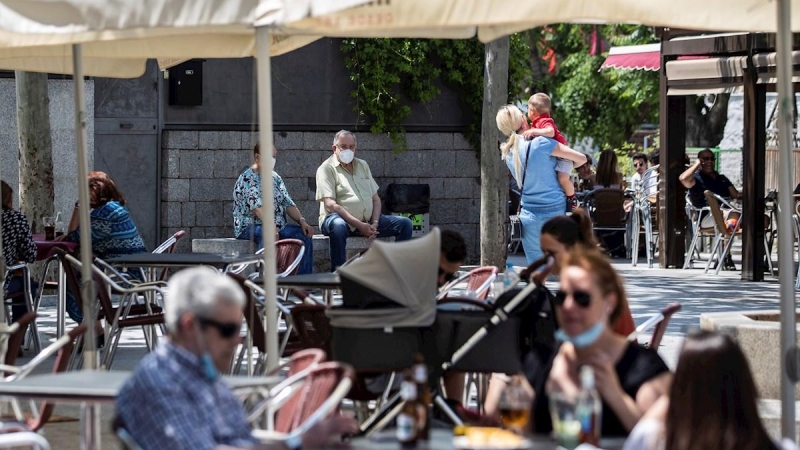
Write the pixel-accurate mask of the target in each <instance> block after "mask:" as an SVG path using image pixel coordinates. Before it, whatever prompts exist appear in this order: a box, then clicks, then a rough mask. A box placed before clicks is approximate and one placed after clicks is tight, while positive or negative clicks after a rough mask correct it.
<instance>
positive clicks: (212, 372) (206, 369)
mask: <svg viewBox="0 0 800 450" xmlns="http://www.w3.org/2000/svg"><path fill="white" fill-rule="evenodd" d="M200 364H201V365H202V366H203V375H205V377H206V379H207V380H208V381H217V379H218V378H219V371H218V370H217V366H216V365H214V361H213V360H212V359H211V355H209V354H208V352H205V353H203V356H201V357H200Z"/></svg>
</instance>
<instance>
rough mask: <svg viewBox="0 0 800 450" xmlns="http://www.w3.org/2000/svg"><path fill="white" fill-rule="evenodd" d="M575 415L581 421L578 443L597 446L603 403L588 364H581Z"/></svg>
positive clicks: (598, 443)
mask: <svg viewBox="0 0 800 450" xmlns="http://www.w3.org/2000/svg"><path fill="white" fill-rule="evenodd" d="M575 415H576V416H577V417H578V420H579V421H580V423H581V433H580V443H581V444H583V443H586V444H591V445H594V446H595V447H598V446H599V445H600V426H601V424H602V417H603V416H602V415H603V403H602V401H601V400H600V394H599V393H598V392H597V389H595V384H594V370H592V368H591V367H589V366H581V392H580V394H578V401H577V402H576V404H575Z"/></svg>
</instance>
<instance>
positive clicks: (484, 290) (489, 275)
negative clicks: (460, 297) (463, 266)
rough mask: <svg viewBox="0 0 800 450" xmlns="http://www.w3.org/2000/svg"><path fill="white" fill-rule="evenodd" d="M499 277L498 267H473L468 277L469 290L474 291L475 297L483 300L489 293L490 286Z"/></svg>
mask: <svg viewBox="0 0 800 450" xmlns="http://www.w3.org/2000/svg"><path fill="white" fill-rule="evenodd" d="M496 277H497V267H494V266H486V267H478V268H477V269H472V270H471V271H470V272H469V276H468V277H467V292H470V293H472V292H474V293H475V298H477V299H478V300H483V299H485V298H486V296H488V295H489V287H490V286H491V285H492V282H493V281H494V279H495V278H496Z"/></svg>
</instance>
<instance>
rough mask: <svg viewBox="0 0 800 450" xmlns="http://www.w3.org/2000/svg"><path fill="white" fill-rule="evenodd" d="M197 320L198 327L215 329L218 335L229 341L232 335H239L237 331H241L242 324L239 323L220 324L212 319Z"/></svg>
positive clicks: (202, 318)
mask: <svg viewBox="0 0 800 450" xmlns="http://www.w3.org/2000/svg"><path fill="white" fill-rule="evenodd" d="M198 320H199V322H200V325H202V326H204V327H207V326H212V327H214V328H216V329H217V331H219V335H220V336H222V337H224V338H226V339H230V338H232V337H233V336H234V335H237V334H239V330H241V329H242V324H240V323H222V322H217V321H216V320H214V319H206V318H205V317H200V318H199V319H198Z"/></svg>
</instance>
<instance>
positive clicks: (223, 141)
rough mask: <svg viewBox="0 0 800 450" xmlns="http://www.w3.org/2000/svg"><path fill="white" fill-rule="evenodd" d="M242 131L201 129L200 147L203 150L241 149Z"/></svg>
mask: <svg viewBox="0 0 800 450" xmlns="http://www.w3.org/2000/svg"><path fill="white" fill-rule="evenodd" d="M242 134H243V133H242V132H241V131H200V132H199V136H198V138H199V141H200V142H199V144H198V147H199V148H200V149H202V150H225V149H231V150H240V149H241V148H242Z"/></svg>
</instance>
